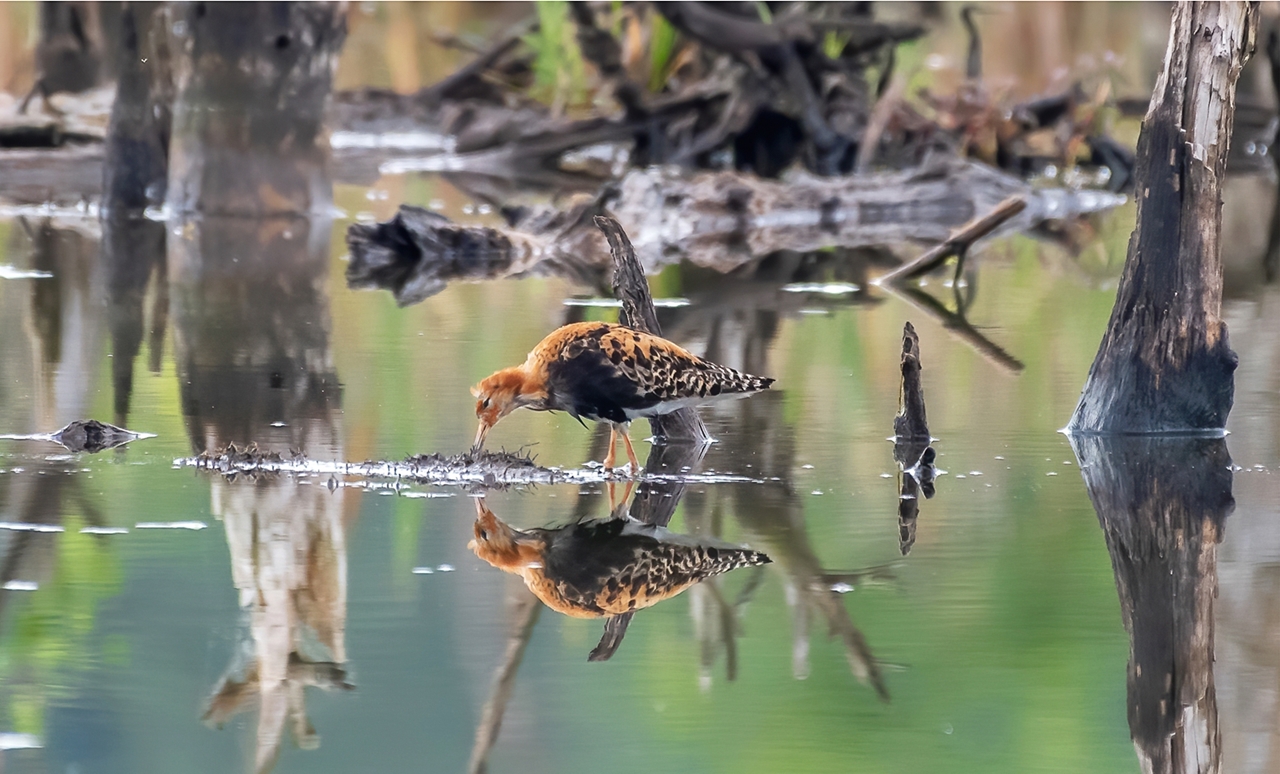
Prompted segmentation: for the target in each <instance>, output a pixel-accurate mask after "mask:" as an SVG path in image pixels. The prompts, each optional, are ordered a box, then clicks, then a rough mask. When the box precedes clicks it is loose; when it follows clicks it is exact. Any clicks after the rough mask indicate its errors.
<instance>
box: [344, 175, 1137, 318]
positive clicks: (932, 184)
mask: <svg viewBox="0 0 1280 774" xmlns="http://www.w3.org/2000/svg"><path fill="white" fill-rule="evenodd" d="M1010 196H1019V197H1022V198H1024V199H1025V200H1026V201H1027V205H1028V206H1027V208H1026V209H1025V210H1024V211H1022V212H1021V214H1019V215H1017V216H1016V217H1013V218H1012V219H1011V220H1009V221H1007V223H1006V228H1008V229H1010V230H1017V229H1026V228H1030V227H1031V226H1032V225H1034V224H1036V223H1039V222H1042V221H1043V220H1045V219H1046V218H1067V217H1073V216H1075V215H1079V214H1084V213H1088V212H1093V211H1097V210H1101V209H1107V208H1110V207H1113V206H1115V205H1117V204H1119V203H1121V202H1122V201H1123V199H1122V198H1120V197H1117V196H1114V195H1111V194H1106V193H1101V192H1089V191H1080V192H1069V191H1065V190H1043V191H1032V190H1031V189H1030V188H1029V187H1028V186H1027V185H1025V184H1024V183H1022V182H1021V181H1019V180H1017V179H1015V178H1012V177H1009V176H1008V175H1005V174H1003V173H1001V172H999V171H997V170H993V169H991V168H989V167H984V166H982V165H978V164H973V163H971V162H964V161H960V160H953V161H950V162H942V163H937V164H934V165H931V166H929V167H924V168H919V169H914V170H911V171H908V172H895V173H879V174H874V175H866V176H861V177H845V178H817V177H812V176H802V177H797V178H796V179H793V180H791V181H788V182H786V183H778V182H773V181H768V180H760V179H758V178H753V177H749V176H744V175H740V174H736V173H731V172H718V173H703V174H697V175H692V176H684V175H680V174H678V173H673V172H671V171H669V170H662V169H653V170H643V171H635V172H631V173H629V174H628V175H627V176H626V177H624V178H623V179H622V181H621V182H620V183H619V184H618V186H617V188H616V190H615V191H606V192H605V193H604V195H602V196H601V197H600V198H599V199H598V200H597V201H594V202H585V203H580V204H578V205H577V206H575V207H573V208H571V209H569V210H564V211H561V210H554V209H538V210H532V209H529V210H526V209H520V210H512V211H509V215H510V219H511V221H512V223H513V225H512V226H511V227H509V228H492V227H488V226H466V225H461V224H457V223H452V222H450V221H448V220H447V219H445V218H443V217H441V216H439V215H436V214H434V213H431V212H429V211H427V210H423V209H421V208H417V207H411V206H407V205H405V206H402V207H401V209H400V212H399V213H398V214H397V215H396V216H395V217H394V218H392V219H391V220H389V221H387V222H385V223H379V224H360V223H357V224H353V225H352V226H351V227H350V228H349V229H348V231H347V246H348V248H349V250H350V255H351V261H350V264H349V265H348V268H347V281H348V283H349V284H350V285H352V286H353V287H384V288H387V289H389V290H391V291H392V292H393V293H395V295H396V299H397V301H398V302H399V303H401V304H411V303H416V302H418V301H421V300H422V299H424V298H426V297H428V296H430V295H432V294H433V293H436V292H439V291H440V290H442V289H443V288H444V287H445V286H446V284H447V283H448V281H450V280H452V279H491V278H498V277H511V276H524V275H529V274H535V273H554V274H569V275H570V276H573V277H576V278H579V279H581V278H582V277H585V276H589V275H590V273H591V272H592V271H595V272H600V271H601V270H603V269H604V268H605V267H607V266H608V265H609V259H608V255H609V253H608V251H607V247H606V243H605V240H603V239H601V236H600V234H599V233H598V232H597V231H596V229H595V228H593V227H592V225H591V223H590V222H589V219H588V217H587V216H588V215H591V214H593V213H594V212H597V211H598V210H599V209H601V208H604V207H607V208H608V210H609V212H610V213H611V214H613V215H614V217H616V218H617V219H618V221H619V223H620V224H621V225H622V227H623V228H624V229H625V231H626V232H627V233H629V234H632V235H634V236H635V240H636V241H635V250H636V255H637V257H638V258H639V260H640V264H641V266H642V267H643V269H644V271H645V272H647V273H655V272H657V271H658V270H659V269H660V268H661V267H663V266H665V265H668V264H670V263H676V262H680V261H686V262H688V263H692V264H694V265H697V266H703V267H706V268H710V269H713V270H715V271H718V272H721V273H727V272H729V271H732V270H735V269H738V268H739V267H742V266H743V265H746V264H750V263H752V262H755V261H758V260H760V259H762V258H764V257H765V256H767V255H769V254H771V253H774V252H777V251H779V250H794V251H800V252H806V251H816V250H822V249H828V248H830V247H832V246H840V247H863V246H886V245H895V244H900V243H904V242H908V241H917V240H918V241H926V242H929V241H932V242H943V241H945V240H947V239H948V238H950V237H951V236H952V230H953V229H955V228H956V227H957V226H960V225H961V224H964V223H966V222H967V221H970V220H972V219H974V218H976V217H978V216H979V215H980V214H981V213H986V212H989V211H991V210H993V209H995V208H996V207H997V205H999V203H1000V202H1002V201H1004V200H1006V199H1008V198H1009V197H1010ZM1002 212H1004V213H1006V214H1008V213H1009V212H1010V210H1009V209H1005V210H1002Z"/></svg>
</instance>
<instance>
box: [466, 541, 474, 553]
mask: <svg viewBox="0 0 1280 774" xmlns="http://www.w3.org/2000/svg"><path fill="white" fill-rule="evenodd" d="M467 548H468V549H470V550H471V552H472V553H475V550H476V541H474V540H468V541H467Z"/></svg>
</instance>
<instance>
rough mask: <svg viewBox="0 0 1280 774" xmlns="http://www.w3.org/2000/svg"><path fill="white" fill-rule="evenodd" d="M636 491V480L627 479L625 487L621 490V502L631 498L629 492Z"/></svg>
mask: <svg viewBox="0 0 1280 774" xmlns="http://www.w3.org/2000/svg"><path fill="white" fill-rule="evenodd" d="M635 491H636V480H635V479H634V478H629V479H627V488H626V489H624V490H623V492H622V502H624V503H625V502H626V501H627V500H630V499H631V493H632V492H635Z"/></svg>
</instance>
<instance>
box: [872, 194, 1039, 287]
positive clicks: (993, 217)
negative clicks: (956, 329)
mask: <svg viewBox="0 0 1280 774" xmlns="http://www.w3.org/2000/svg"><path fill="white" fill-rule="evenodd" d="M1026 208H1027V201H1026V199H1024V198H1023V197H1021V196H1010V197H1009V198H1008V199H1005V200H1004V201H1002V202H1000V203H999V204H997V205H996V206H995V207H994V208H993V209H992V210H991V211H990V212H987V213H985V214H983V215H980V216H978V217H976V218H974V219H973V220H971V221H969V222H968V223H966V224H964V225H963V226H961V227H960V228H958V229H956V231H955V233H953V234H951V236H949V237H947V238H946V240H944V241H943V242H942V244H940V245H937V246H936V247H933V248H930V249H929V250H928V251H926V252H925V253H924V254H923V255H921V256H920V257H919V258H916V259H915V260H914V261H910V262H908V263H905V264H903V265H902V266H899V267H898V268H896V269H894V270H893V271H891V272H889V273H888V274H886V275H884V276H883V277H880V278H879V279H878V280H876V284H881V285H882V284H887V283H890V282H898V281H901V280H905V279H911V278H913V277H919V276H921V275H923V274H928V273H929V272H931V271H933V270H934V269H936V268H938V267H939V266H941V265H942V264H943V263H944V262H945V261H946V260H947V259H948V258H950V257H952V256H955V257H956V259H957V266H956V276H957V277H958V276H959V275H960V271H961V268H962V267H963V265H964V258H965V254H966V253H967V252H968V251H969V248H970V247H972V246H973V243H974V242H977V241H978V240H979V239H982V238H983V237H984V236H986V235H988V234H990V233H991V232H992V231H995V230H996V229H997V228H999V227H1000V226H1002V225H1003V224H1004V223H1005V222H1007V221H1008V220H1009V219H1010V218H1012V217H1013V216H1015V215H1017V214H1018V213H1020V212H1022V211H1023V210H1025V209H1026Z"/></svg>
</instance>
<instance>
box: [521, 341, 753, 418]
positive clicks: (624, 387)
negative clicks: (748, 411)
mask: <svg viewBox="0 0 1280 774" xmlns="http://www.w3.org/2000/svg"><path fill="white" fill-rule="evenodd" d="M532 357H534V358H537V359H538V360H540V361H541V362H543V363H545V364H546V369H547V377H548V384H549V386H550V388H551V392H552V393H553V396H554V397H553V399H552V402H553V403H555V404H558V405H556V406H555V407H556V408H560V409H563V410H565V411H569V412H571V413H573V414H575V415H578V414H581V415H583V416H587V417H590V418H593V419H607V420H610V421H614V422H623V421H626V420H627V419H629V418H631V417H632V416H636V415H642V416H649V415H652V414H656V413H662V412H663V411H664V409H666V410H669V409H670V407H672V406H673V405H674V404H676V402H680V405H683V404H688V403H697V402H701V401H704V400H711V399H714V398H716V397H719V396H723V395H737V394H748V393H752V392H758V391H760V390H763V389H766V388H768V386H769V385H770V384H772V383H773V380H772V379H768V378H764V377H759V376H751V375H749V374H744V373H742V372H740V371H736V370H734V369H732V368H728V367H726V366H722V365H719V364H716V363H712V362H709V361H707V360H703V359H702V358H700V357H698V356H696V355H694V354H692V353H691V352H688V351H687V350H685V349H682V348H681V347H679V346H676V345H675V344H673V343H671V342H669V341H667V340H666V339H662V338H659V337H657V336H651V335H649V334H646V333H641V332H640V331H635V330H632V329H630V328H625V327H623V326H620V325H610V324H607V323H578V324H576V325H567V326H565V327H564V328H561V329H560V330H558V331H556V332H555V333H553V334H552V335H551V336H548V337H547V339H545V340H544V341H543V342H542V344H540V345H539V346H538V349H537V350H535V351H534V353H532ZM664 404H667V405H664Z"/></svg>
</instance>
